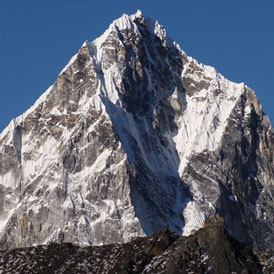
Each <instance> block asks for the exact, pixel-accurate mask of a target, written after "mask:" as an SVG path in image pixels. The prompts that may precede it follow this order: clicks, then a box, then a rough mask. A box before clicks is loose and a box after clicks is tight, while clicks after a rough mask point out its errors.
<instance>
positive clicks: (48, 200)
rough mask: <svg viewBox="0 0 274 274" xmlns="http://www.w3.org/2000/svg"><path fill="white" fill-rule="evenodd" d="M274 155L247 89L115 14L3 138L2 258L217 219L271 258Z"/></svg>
mask: <svg viewBox="0 0 274 274" xmlns="http://www.w3.org/2000/svg"><path fill="white" fill-rule="evenodd" d="M273 148H274V135H273V128H272V126H271V124H270V121H269V119H268V117H267V116H266V115H265V114H264V113H263V111H262V107H261V105H260V103H259V102H258V99H257V98H256V96H255V94H254V92H253V91H252V90H251V89H250V88H248V87H247V86H246V85H245V84H243V83H241V84H236V83H233V82H230V81H229V80H227V79H225V78H224V77H223V76H222V75H220V74H219V73H217V72H216V70H215V69H214V68H212V67H209V66H205V65H202V64H199V63H198V62H197V61H196V60H195V59H193V58H191V57H189V56H187V55H186V53H185V52H184V51H183V50H182V49H181V48H180V47H179V45H178V44H176V42H174V41H172V40H171V39H170V38H169V37H168V36H167V34H166V31H165V29H164V28H163V27H162V26H161V25H160V24H159V23H158V22H157V21H154V20H153V19H151V18H147V17H144V16H143V14H142V13H141V12H140V11H138V12H137V13H136V14H134V15H131V16H128V15H123V16H122V17H121V18H120V19H118V20H116V21H114V22H113V23H112V24H111V25H110V26H109V28H108V29H107V30H106V31H105V33H104V34H103V35H102V36H100V37H99V38H97V39H96V40H94V41H93V42H85V43H84V44H83V46H82V47H81V48H80V50H79V52H78V53H77V54H76V55H75V56H74V57H73V58H72V59H71V60H70V62H69V63H68V65H67V66H66V67H65V68H64V69H63V71H62V72H61V73H60V74H59V76H58V78H57V80H56V82H55V83H54V84H53V85H52V86H51V87H49V88H48V89H47V90H46V91H45V93H44V94H43V95H42V96H41V97H40V98H39V99H38V100H37V102H36V103H35V104H34V105H33V106H32V107H31V108H30V109H29V110H27V111H26V112H25V113H24V114H22V115H21V116H19V117H17V118H16V119H14V120H12V121H11V123H10V124H9V126H8V127H7V128H6V129H5V130H4V131H3V132H2V133H1V135H0V189H1V191H0V249H11V248H15V247H25V246H33V245H38V244H39V245H41V244H47V243H50V242H58V243H62V242H72V243H74V244H76V245H81V246H83V245H102V244H109V243H123V242H128V241H130V240H132V239H134V238H136V237H139V236H145V235H151V234H153V233H155V232H157V231H159V230H161V229H162V228H163V227H165V226H168V227H169V229H170V230H171V231H173V232H177V233H178V234H179V235H185V236H186V235H190V234H191V233H193V232H194V231H195V230H197V229H199V228H201V227H202V226H203V223H204V221H205V220H206V219H208V218H210V217H212V216H214V215H215V214H219V215H221V216H223V217H224V219H225V227H226V229H227V230H228V232H229V234H230V236H233V237H235V238H236V239H238V240H240V241H241V242H244V243H246V244H247V245H248V246H253V247H259V248H262V249H269V248H272V249H273V248H274V237H273V232H274V226H273V222H274V210H273V208H274V199H273V197H274V186H273V174H274V173H273V171H274V163H273Z"/></svg>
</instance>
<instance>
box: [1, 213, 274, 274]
mask: <svg viewBox="0 0 274 274" xmlns="http://www.w3.org/2000/svg"><path fill="white" fill-rule="evenodd" d="M0 270H2V271H3V272H1V273H39V274H41V273H74V274H76V273H167V274H173V273H174V274H175V273H176V274H177V273H216V274H217V273H218V274H219V273H224V274H225V273H272V271H274V253H273V252H272V253H271V252H268V253H266V252H261V251H259V250H250V249H248V248H247V247H246V246H245V245H244V244H241V243H240V242H238V241H237V240H235V239H233V238H231V237H230V236H228V234H227V233H226V231H225V230H224V220H223V219H222V218H220V217H218V216H215V217H214V218H212V219H210V220H208V221H206V223H205V227H204V228H202V229H200V230H198V231H197V232H195V233H194V234H193V235H191V236H189V237H182V238H178V236H177V234H176V233H171V232H169V231H168V230H167V229H164V230H162V231H161V232H159V233H158V234H155V235H153V236H151V237H145V238H138V239H136V240H134V241H133V242H131V243H127V244H112V245H106V246H98V247H82V248H80V247H77V246H74V245H72V244H68V243H65V244H50V245H48V246H37V247H30V248H20V249H15V250H11V251H2V252H1V251H0Z"/></svg>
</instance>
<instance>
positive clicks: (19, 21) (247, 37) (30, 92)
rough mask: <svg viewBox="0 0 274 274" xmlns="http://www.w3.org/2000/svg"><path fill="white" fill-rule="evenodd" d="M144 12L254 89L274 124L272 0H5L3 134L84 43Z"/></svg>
mask: <svg viewBox="0 0 274 274" xmlns="http://www.w3.org/2000/svg"><path fill="white" fill-rule="evenodd" d="M137 9H141V10H142V12H143V14H144V15H146V16H151V17H153V18H154V19H157V20H158V21H159V22H160V23H161V24H162V25H164V27H165V28H166V30H167V32H168V34H169V36H170V37H171V38H173V39H174V40H176V41H177V42H178V43H179V44H180V45H181V47H182V49H183V50H184V51H185V52H186V53H187V54H188V55H190V56H193V57H194V58H195V59H197V60H198V61H199V62H202V63H204V64H208V65H212V66H214V67H215V68H216V69H217V70H218V71H219V72H221V73H222V74H223V75H224V76H225V77H226V78H228V79H230V80H232V81H235V82H245V83H246V84H247V85H248V86H250V87H251V88H253V89H254V90H255V92H256V94H257V96H258V98H259V100H260V101H261V103H262V105H263V109H264V111H265V112H266V113H267V114H268V115H269V117H270V119H271V120H272V123H274V107H273V102H274V93H273V92H274V66H273V64H274V1H273V0H261V1H258V0H230V1H228V0H208V1H205V0H169V1H168V0H166V1H162V0H158V1H155V0H138V1H128V0H127V1H124V0H116V1H111V0H109V1H106V0H101V1H95V0H24V1H22V0H9V1H6V0H5V1H4V0H3V1H0V81H1V83H0V117H1V118H0V131H2V129H3V128H4V127H5V126H7V125H8V123H9V121H10V120H11V119H12V118H14V117H16V116H18V115H20V114H21V113H23V112H24V111H25V110H26V109H27V108H29V107H30V106H31V105H32V104H33V103H34V102H35V100H36V99H37V98H38V97H39V96H40V95H41V94H42V93H43V92H44V91H45V90H46V89H47V87H48V86H49V85H51V84H52V83H53V82H54V81H55V79H56V77H57V75H58V74H59V72H60V71H61V70H62V68H63V67H64V66H65V65H66V63H67V62H68V61H69V59H70V58H71V57H72V55H74V54H75V53H76V52H77V51H78V49H79V48H80V46H81V45H82V43H83V42H84V41H85V40H89V41H91V40H93V39H95V38H96V37H97V36H99V35H100V34H102V33H103V31H104V30H105V29H106V28H107V27H108V25H109V24H110V23H111V22H112V21H113V20H114V19H116V18H118V17H120V16H121V15H122V14H123V13H128V14H132V13H135V12H136V10H137Z"/></svg>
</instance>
